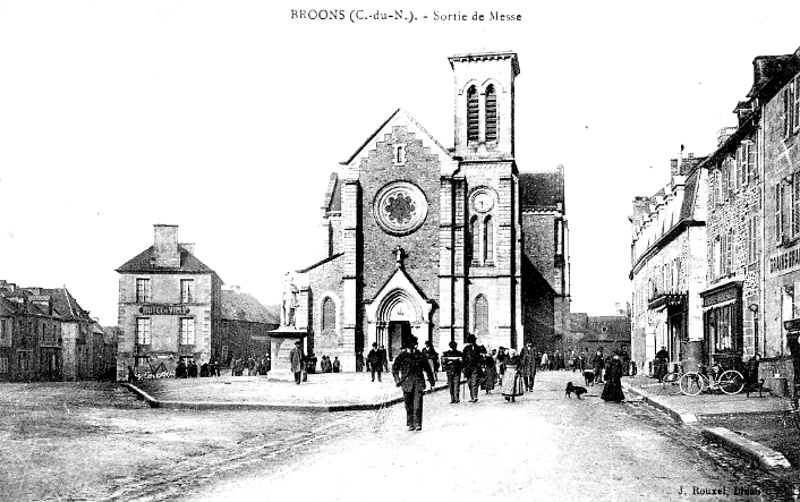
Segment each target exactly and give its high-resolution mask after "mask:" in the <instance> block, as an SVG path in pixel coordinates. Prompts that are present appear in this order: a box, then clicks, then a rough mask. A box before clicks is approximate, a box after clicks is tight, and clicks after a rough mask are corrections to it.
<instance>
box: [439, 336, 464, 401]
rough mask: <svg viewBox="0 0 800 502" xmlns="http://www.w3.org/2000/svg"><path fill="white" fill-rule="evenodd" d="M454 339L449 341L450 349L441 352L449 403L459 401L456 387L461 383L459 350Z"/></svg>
mask: <svg viewBox="0 0 800 502" xmlns="http://www.w3.org/2000/svg"><path fill="white" fill-rule="evenodd" d="M456 347H458V344H457V343H456V342H455V341H451V342H450V350H445V351H444V352H443V353H442V366H444V369H445V371H446V372H447V387H448V388H449V389H450V404H455V403H458V402H459V401H461V400H460V399H459V397H458V394H459V392H458V388H459V384H460V383H461V351H460V350H458V349H457V348H456Z"/></svg>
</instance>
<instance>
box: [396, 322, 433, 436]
mask: <svg viewBox="0 0 800 502" xmlns="http://www.w3.org/2000/svg"><path fill="white" fill-rule="evenodd" d="M392 376H394V381H395V382H396V383H397V386H398V387H402V389H403V400H404V401H405V405H406V425H408V430H410V431H421V430H422V394H423V392H424V391H425V377H426V376H427V377H428V382H430V384H431V389H432V388H433V386H434V380H433V371H431V367H430V365H428V358H426V357H425V356H424V355H423V354H422V352H420V351H419V350H417V338H416V337H413V336H412V337H409V338H408V340H407V341H406V343H405V345H404V347H403V351H402V352H401V353H400V354H399V355H398V356H397V358H395V360H394V364H392Z"/></svg>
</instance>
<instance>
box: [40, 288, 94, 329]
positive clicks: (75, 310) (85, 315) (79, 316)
mask: <svg viewBox="0 0 800 502" xmlns="http://www.w3.org/2000/svg"><path fill="white" fill-rule="evenodd" d="M42 295H44V296H49V297H50V298H52V300H53V310H56V311H57V312H58V313H59V314H60V315H61V318H62V319H63V320H65V321H90V322H91V321H92V318H91V316H90V315H89V312H87V311H86V310H83V309H82V308H81V306H80V305H79V304H78V301H77V300H76V299H75V297H73V296H72V295H71V294H70V292H69V290H67V288H56V289H42Z"/></svg>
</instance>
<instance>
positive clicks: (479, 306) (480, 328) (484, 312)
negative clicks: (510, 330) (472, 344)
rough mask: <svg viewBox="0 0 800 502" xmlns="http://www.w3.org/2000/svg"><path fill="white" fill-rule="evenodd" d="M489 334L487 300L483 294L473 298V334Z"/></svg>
mask: <svg viewBox="0 0 800 502" xmlns="http://www.w3.org/2000/svg"><path fill="white" fill-rule="evenodd" d="M488 334H489V301H488V300H486V297H485V296H483V295H478V297H477V298H475V336H478V337H480V336H486V335H488Z"/></svg>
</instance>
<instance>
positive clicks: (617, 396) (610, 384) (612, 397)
mask: <svg viewBox="0 0 800 502" xmlns="http://www.w3.org/2000/svg"><path fill="white" fill-rule="evenodd" d="M621 379H622V361H620V360H619V353H618V352H615V353H614V357H612V358H611V361H609V363H608V366H607V367H606V379H605V380H606V383H605V387H603V394H602V395H601V396H600V397H601V398H602V399H603V401H613V402H616V403H619V402H621V401H624V400H625V394H623V393H622V381H621Z"/></svg>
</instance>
